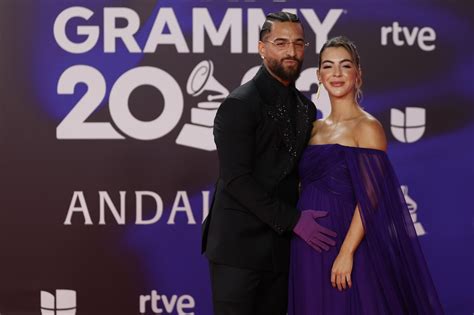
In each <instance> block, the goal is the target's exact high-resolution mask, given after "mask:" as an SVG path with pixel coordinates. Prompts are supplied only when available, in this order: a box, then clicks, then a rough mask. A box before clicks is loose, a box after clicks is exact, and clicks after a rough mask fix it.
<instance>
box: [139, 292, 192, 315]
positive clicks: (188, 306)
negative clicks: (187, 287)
mask: <svg viewBox="0 0 474 315" xmlns="http://www.w3.org/2000/svg"><path fill="white" fill-rule="evenodd" d="M139 301H140V314H178V315H195V313H194V311H193V310H194V307H195V306H196V302H195V301H194V298H193V297H192V296H191V295H188V294H185V295H181V296H177V295H175V294H174V295H172V296H171V297H168V296H166V295H164V294H162V295H160V294H158V293H157V292H156V290H153V291H151V294H149V295H140V299H139Z"/></svg>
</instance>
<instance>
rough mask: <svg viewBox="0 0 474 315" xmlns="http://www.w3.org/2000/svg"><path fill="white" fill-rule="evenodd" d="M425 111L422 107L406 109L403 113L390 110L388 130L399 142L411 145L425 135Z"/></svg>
mask: <svg viewBox="0 0 474 315" xmlns="http://www.w3.org/2000/svg"><path fill="white" fill-rule="evenodd" d="M425 125H426V110H425V109H424V108H422V107H407V108H406V109H405V113H404V112H402V111H401V110H398V109H395V108H392V109H391V111H390V129H391V130H392V135H393V136H394V137H395V139H397V140H398V141H400V142H404V143H412V142H416V141H418V140H420V138H421V137H422V136H423V134H424V133H425Z"/></svg>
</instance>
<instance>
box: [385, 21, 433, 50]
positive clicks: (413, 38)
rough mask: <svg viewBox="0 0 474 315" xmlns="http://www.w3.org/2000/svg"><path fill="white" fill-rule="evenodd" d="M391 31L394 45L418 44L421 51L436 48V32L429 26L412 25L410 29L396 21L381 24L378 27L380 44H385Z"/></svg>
mask: <svg viewBox="0 0 474 315" xmlns="http://www.w3.org/2000/svg"><path fill="white" fill-rule="evenodd" d="M390 33H392V43H393V44H395V46H404V45H405V44H407V45H408V46H413V45H415V42H416V43H417V44H418V47H419V48H420V49H421V50H423V51H433V50H435V48H436V45H435V44H434V41H435V40H436V32H435V30H434V29H432V28H431V27H422V28H421V29H420V28H419V27H414V28H413V29H412V30H410V29H409V28H408V27H406V26H400V24H398V22H393V24H392V26H382V28H381V29H380V40H381V44H382V46H387V44H388V39H389V34H390Z"/></svg>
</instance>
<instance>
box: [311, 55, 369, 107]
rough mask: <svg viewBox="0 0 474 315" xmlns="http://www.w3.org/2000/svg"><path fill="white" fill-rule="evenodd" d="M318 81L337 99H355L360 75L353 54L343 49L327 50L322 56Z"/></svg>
mask: <svg viewBox="0 0 474 315" xmlns="http://www.w3.org/2000/svg"><path fill="white" fill-rule="evenodd" d="M318 79H319V82H321V83H322V84H323V85H324V88H325V89H326V90H327V91H328V93H329V96H331V97H336V98H346V97H350V98H351V99H354V98H355V92H356V86H357V85H360V73H359V69H358V67H357V65H356V64H355V62H354V61H353V60H352V57H351V54H350V53H349V52H348V51H347V50H346V49H345V48H343V47H329V48H326V49H325V50H324V51H323V53H322V56H321V68H319V69H318Z"/></svg>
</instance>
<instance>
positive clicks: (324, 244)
mask: <svg viewBox="0 0 474 315" xmlns="http://www.w3.org/2000/svg"><path fill="white" fill-rule="evenodd" d="M327 214H328V213H327V211H316V210H304V211H301V216H300V219H299V221H298V223H296V225H295V227H294V228H293V232H294V233H295V234H296V235H298V236H299V237H301V238H302V239H303V240H304V241H305V242H306V243H308V245H309V246H311V247H312V248H314V249H315V250H316V251H318V252H320V253H321V252H322V250H323V249H324V250H329V245H330V246H334V245H336V241H335V240H333V239H332V238H329V237H328V236H326V235H329V236H332V237H336V236H337V234H336V233H335V232H334V231H331V230H330V229H328V228H325V227H324V226H321V225H319V224H318V223H317V222H316V219H318V218H322V217H325V216H326V215H327ZM324 234H326V235H324Z"/></svg>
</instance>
